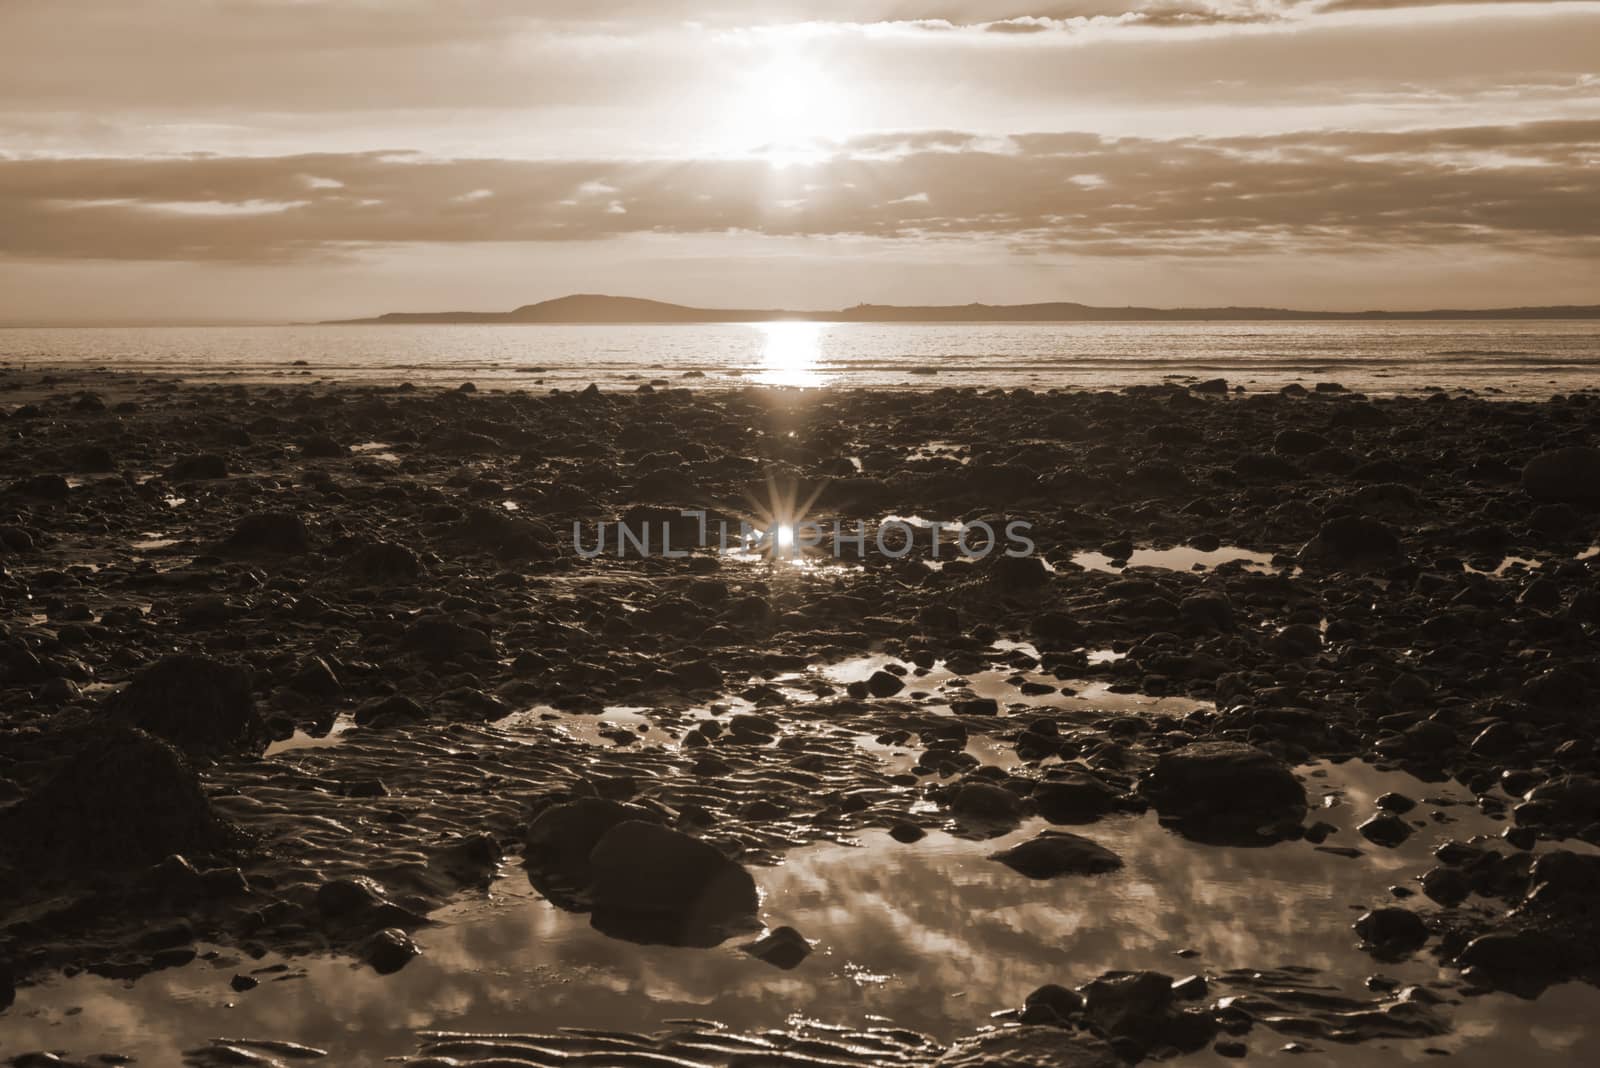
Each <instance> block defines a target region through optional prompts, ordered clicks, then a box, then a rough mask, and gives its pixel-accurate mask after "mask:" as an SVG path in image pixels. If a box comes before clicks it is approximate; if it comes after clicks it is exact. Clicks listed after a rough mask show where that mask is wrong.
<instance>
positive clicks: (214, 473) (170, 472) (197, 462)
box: [167, 452, 228, 482]
mask: <svg viewBox="0 0 1600 1068" xmlns="http://www.w3.org/2000/svg"><path fill="white" fill-rule="evenodd" d="M167 477H168V478H170V479H172V480H173V481H175V482H198V481H203V480H206V479H217V478H227V477H228V461H227V460H226V459H224V458H223V457H221V456H218V455H217V454H216V453H212V452H208V453H201V454H199V455H197V456H184V457H181V458H180V459H178V460H177V461H176V462H175V463H173V465H172V466H171V467H169V468H167Z"/></svg>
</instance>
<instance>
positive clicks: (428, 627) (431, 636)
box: [405, 616, 495, 657]
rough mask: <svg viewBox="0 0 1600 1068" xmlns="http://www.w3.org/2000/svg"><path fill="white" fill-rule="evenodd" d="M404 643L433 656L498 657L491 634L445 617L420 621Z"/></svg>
mask: <svg viewBox="0 0 1600 1068" xmlns="http://www.w3.org/2000/svg"><path fill="white" fill-rule="evenodd" d="M405 644H406V646H407V647H408V648H411V649H415V650H418V651H419V652H421V653H423V654H424V655H425V656H432V657H451V656H460V655H463V654H465V655H469V656H480V657H492V656H494V655H495V643H494V639H493V638H491V637H490V636H489V635H488V634H485V633H484V632H483V631H481V630H479V629H478V628H476V627H471V626H468V625H467V624H465V623H458V622H456V621H455V620H452V619H446V618H444V617H442V616H431V617H428V618H425V619H419V620H417V622H416V623H414V624H412V626H411V629H410V630H408V631H407V632H406V637H405Z"/></svg>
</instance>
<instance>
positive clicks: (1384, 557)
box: [1300, 515, 1405, 568]
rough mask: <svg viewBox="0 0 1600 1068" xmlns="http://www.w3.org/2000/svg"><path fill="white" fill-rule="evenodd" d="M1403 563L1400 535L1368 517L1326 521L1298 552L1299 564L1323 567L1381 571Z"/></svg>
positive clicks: (1357, 516) (1403, 552)
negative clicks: (1377, 569)
mask: <svg viewBox="0 0 1600 1068" xmlns="http://www.w3.org/2000/svg"><path fill="white" fill-rule="evenodd" d="M1404 561H1405V549H1404V548H1403V547H1402V546H1401V544H1400V536H1399V535H1398V534H1396V533H1395V532H1394V530H1393V529H1391V528H1390V527H1389V526H1388V525H1387V524H1385V523H1380V522H1379V521H1378V520H1376V519H1372V518H1370V517H1368V516H1359V515H1346V516H1340V517H1339V518H1337V519H1330V520H1328V521H1327V522H1326V523H1324V524H1323V525H1322V529H1321V530H1319V531H1317V536H1316V537H1314V538H1312V539H1311V540H1310V541H1308V542H1306V544H1305V545H1304V546H1303V547H1302V548H1301V550H1300V562H1301V563H1302V564H1312V565H1316V566H1318V567H1327V568H1367V567H1375V568H1384V567H1393V566H1395V565H1396V564H1400V563H1403V562H1404Z"/></svg>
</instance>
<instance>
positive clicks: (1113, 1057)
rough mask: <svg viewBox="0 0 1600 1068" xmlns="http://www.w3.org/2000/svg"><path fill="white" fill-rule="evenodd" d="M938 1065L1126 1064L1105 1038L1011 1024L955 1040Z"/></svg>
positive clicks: (1111, 1067) (1116, 1067)
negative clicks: (1011, 1025) (975, 1035)
mask: <svg viewBox="0 0 1600 1068" xmlns="http://www.w3.org/2000/svg"><path fill="white" fill-rule="evenodd" d="M934 1064H935V1066H936V1068H1122V1064H1123V1062H1122V1060H1121V1059H1120V1058H1119V1057H1118V1056H1117V1054H1116V1051H1115V1050H1113V1049H1112V1048H1111V1046H1109V1045H1107V1044H1106V1043H1105V1042H1103V1041H1101V1040H1100V1039H1098V1038H1096V1037H1094V1036H1093V1035H1087V1034H1084V1033H1082V1032H1079V1031H1067V1030H1064V1029H1062V1028H1059V1027H1038V1026H1032V1027H1030V1026H1024V1027H1008V1028H1004V1029H1002V1030H998V1031H990V1032H988V1033H986V1034H982V1035H978V1036H977V1037H975V1038H966V1039H962V1040H961V1041H959V1042H957V1043H955V1045H953V1046H951V1047H950V1049H949V1050H948V1051H946V1052H945V1054H944V1055H943V1056H941V1057H940V1058H939V1059H938V1060H937V1061H935V1062H934Z"/></svg>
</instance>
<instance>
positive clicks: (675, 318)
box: [319, 294, 1600, 326]
mask: <svg viewBox="0 0 1600 1068" xmlns="http://www.w3.org/2000/svg"><path fill="white" fill-rule="evenodd" d="M1363 319H1600V304H1582V305H1560V306H1555V307H1543V308H1450V309H1437V310H1430V311H1355V312H1337V311H1297V310H1294V309H1292V308H1242V307H1225V308H1139V307H1127V308H1100V307H1094V306H1092V305H1088V304H1076V303H1071V302H1067V301H1056V302H1050V303H1044V304H949V305H929V306H920V307H919V306H900V305H892V304H857V305H856V306H855V307H853V308H844V309H841V310H839V311H784V310H780V309H774V308H692V307H688V306H686V305H683V304H668V303H666V302H664V301H659V300H644V299H641V298H639V297H609V296H601V295H596V294H576V295H573V296H570V297H559V298H557V299H555V300H546V301H541V302H540V303H538V304H525V305H523V306H522V307H520V308H516V309H514V310H512V311H508V312H472V311H445V312H389V313H388V314H386V315H379V316H376V317H375V318H371V319H330V320H325V321H324V322H323V323H322V324H319V325H327V326H341V325H357V324H365V325H372V324H376V325H384V326H389V325H394V326H403V325H416V324H425V323H529V324H538V323H614V324H627V323H639V324H643V323H752V322H777V321H783V320H797V321H801V322H826V323H1116V322H1130V323H1132V322H1185V321H1189V322H1194V321H1225V320H1261V321H1272V320H1286V321H1298V320H1312V321H1321V320H1330V321H1337V320H1363Z"/></svg>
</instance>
